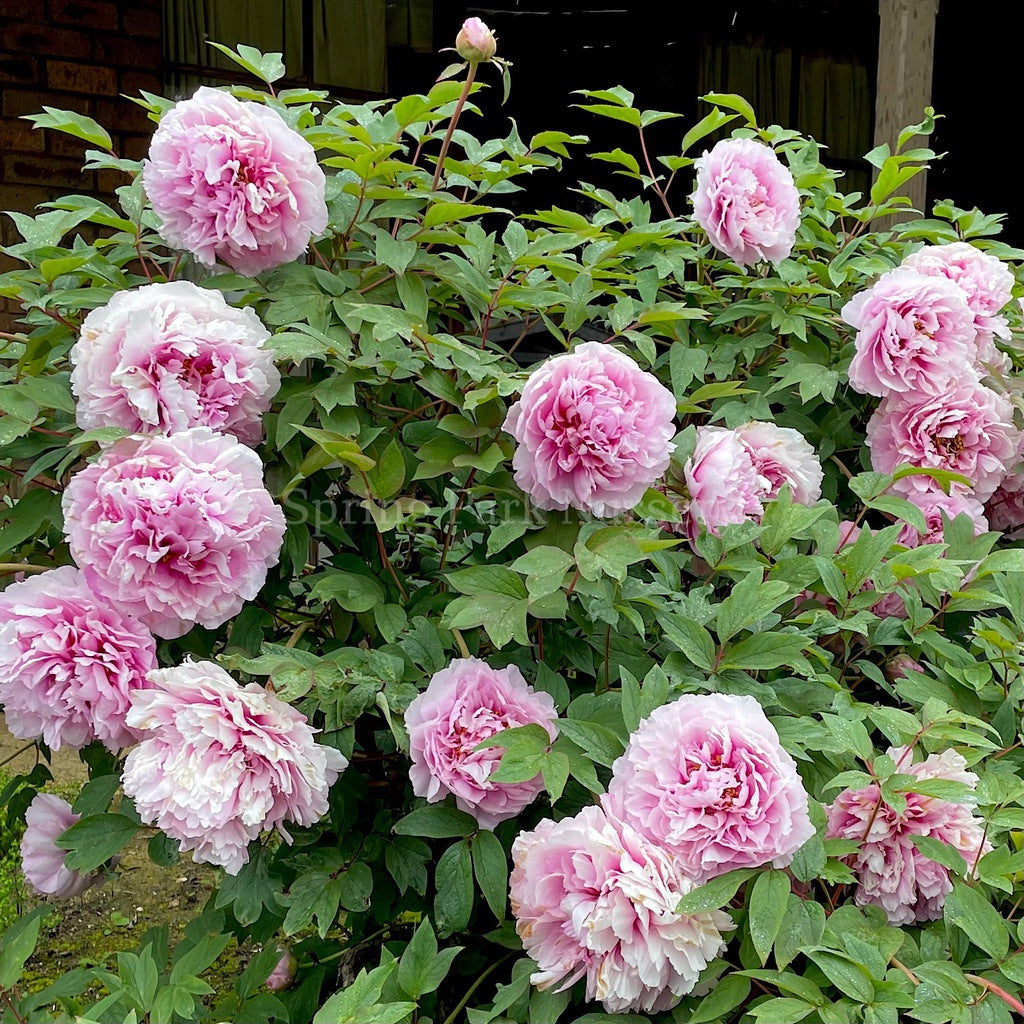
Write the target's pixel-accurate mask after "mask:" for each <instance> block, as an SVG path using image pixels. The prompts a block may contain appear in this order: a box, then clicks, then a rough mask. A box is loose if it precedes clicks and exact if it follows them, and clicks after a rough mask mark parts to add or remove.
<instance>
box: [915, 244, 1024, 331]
mask: <svg viewBox="0 0 1024 1024" xmlns="http://www.w3.org/2000/svg"><path fill="white" fill-rule="evenodd" d="M902 266H904V267H906V268H907V269H908V270H915V271H917V272H918V273H919V274H927V275H929V276H930V277H942V278H946V279H948V280H950V281H952V282H953V283H954V284H956V285H957V287H958V288H960V290H961V291H962V292H963V295H964V298H965V299H966V300H967V305H968V306H969V307H970V309H971V312H972V314H973V315H974V325H975V327H976V328H977V330H978V331H979V333H981V334H983V335H986V336H987V338H989V339H991V338H992V336H993V335H994V336H995V337H997V338H1008V337H1010V329H1009V327H1008V326H1007V323H1006V317H1004V316H1000V310H1002V308H1003V307H1004V306H1005V305H1006V304H1007V303H1008V302H1009V301H1010V299H1011V298H1012V297H1013V273H1012V272H1011V271H1010V268H1009V267H1008V266H1007V265H1006V264H1005V263H1003V261H1002V260H1000V259H998V258H997V257H995V256H993V255H991V254H990V253H987V252H982V251H981V250H980V249H977V248H975V247H974V246H973V245H970V244H969V243H967V242H951V243H949V244H947V245H926V246H924V248H922V249H918V251H917V252H915V253H912V254H911V255H910V256H908V257H907V258H906V259H905V260H904V261H903V263H902Z"/></svg>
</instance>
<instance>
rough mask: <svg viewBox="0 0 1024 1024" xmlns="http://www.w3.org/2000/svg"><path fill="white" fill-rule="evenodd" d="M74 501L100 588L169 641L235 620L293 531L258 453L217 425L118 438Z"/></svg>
mask: <svg viewBox="0 0 1024 1024" xmlns="http://www.w3.org/2000/svg"><path fill="white" fill-rule="evenodd" d="M63 508H64V524H65V531H66V534H67V538H68V544H69V546H70V548H71V554H72V556H73V558H74V559H75V561H76V562H77V563H78V565H79V566H81V568H82V570H83V572H84V574H85V578H86V581H87V582H88V584H89V586H90V587H91V588H92V590H93V591H94V592H95V593H96V594H97V595H99V596H101V597H103V598H105V599H106V600H108V601H109V602H110V603H111V605H113V607H115V608H117V609H118V611H120V612H122V613H124V614H128V615H133V616H135V617H136V618H138V619H139V620H141V621H142V622H144V623H145V624H146V625H147V626H149V627H150V629H152V630H153V632H154V633H156V635H157V636H161V637H176V636H181V635H182V634H183V633H185V632H186V631H187V630H189V629H190V628H191V627H192V626H193V625H194V624H195V623H197V622H198V623H200V624H202V625H203V626H206V627H207V628H210V629H214V628H216V627H217V626H219V625H221V624H222V623H223V622H226V621H227V620H228V619H229V618H231V617H232V616H233V615H236V614H237V613H238V612H239V611H240V610H241V608H242V605H243V604H244V603H245V602H246V601H251V600H252V599H253V598H254V597H255V596H256V594H257V593H258V592H259V590H260V588H261V587H262V586H263V583H264V581H265V579H266V575H267V570H268V568H269V567H270V566H272V565H275V564H276V562H277V559H278V554H279V552H280V549H281V541H282V538H283V536H284V529H285V523H284V515H283V513H282V512H281V510H280V508H278V507H277V505H275V504H274V502H273V500H272V499H271V497H270V495H269V494H268V493H267V491H266V490H265V489H264V486H263V464H262V463H261V462H260V459H259V457H258V456H257V455H256V453H255V452H253V451H252V450H251V449H249V448H246V447H245V446H244V445H242V444H239V443H238V441H236V440H235V438H233V437H231V436H229V435H226V434H216V433H214V432H213V431H211V430H209V429H207V428H206V427H194V428H192V429H191V430H185V431H182V432H181V433H178V434H173V435H171V436H170V437H159V436H153V437H148V438H144V437H137V436H134V437H127V438H123V439H122V440H120V441H117V442H116V443H114V444H113V445H111V446H110V447H109V448H108V449H107V450H106V451H105V452H104V453H103V454H102V455H101V456H100V457H99V458H98V459H97V460H96V461H95V462H93V463H92V464H91V465H89V466H87V467H86V468H85V469H83V470H82V471H81V472H79V473H77V474H76V475H75V476H74V477H73V478H72V480H71V482H70V484H68V487H67V490H66V491H65V492H64V498H63Z"/></svg>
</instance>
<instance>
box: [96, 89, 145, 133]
mask: <svg viewBox="0 0 1024 1024" xmlns="http://www.w3.org/2000/svg"><path fill="white" fill-rule="evenodd" d="M92 116H93V117H95V118H96V120H97V121H99V123H100V124H101V125H103V127H104V128H106V129H107V131H122V132H132V133H137V134H139V135H145V134H149V133H152V131H153V129H154V128H155V127H156V123H155V122H154V121H150V119H149V115H148V114H147V113H146V111H145V110H143V108H142V107H140V106H139V105H138V104H137V103H132V102H131V100H126V99H122V98H121V97H118V98H117V99H114V100H104V99H99V100H97V101H96V113H95V114H93V115H92Z"/></svg>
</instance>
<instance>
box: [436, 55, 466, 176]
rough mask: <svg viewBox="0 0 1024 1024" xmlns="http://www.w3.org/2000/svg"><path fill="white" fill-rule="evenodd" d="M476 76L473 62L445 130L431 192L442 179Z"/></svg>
mask: <svg viewBox="0 0 1024 1024" xmlns="http://www.w3.org/2000/svg"><path fill="white" fill-rule="evenodd" d="M475 78H476V64H475V63H471V64H470V65H469V71H468V72H467V73H466V81H465V83H464V84H463V86H462V92H461V94H460V95H459V101H458V103H456V104H455V110H454V111H453V112H452V119H451V121H449V122H448V131H447V132H445V135H444V142H442V143H441V155H440V156H439V157H438V158H437V167H436V168H434V180H433V182H431V185H430V191H431V192H435V191H436V190H437V186H438V183H439V182H440V181H441V175H442V173H443V172H444V158H445V157H446V156H447V155H448V147H449V146H450V145H451V142H452V135H454V134H455V126H456V125H457V124H458V123H459V117H460V115H461V114H462V108H463V107H464V106H465V105H466V100H468V99H469V93H470V90H471V89H472V88H473V81H474V80H475Z"/></svg>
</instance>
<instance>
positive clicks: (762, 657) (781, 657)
mask: <svg viewBox="0 0 1024 1024" xmlns="http://www.w3.org/2000/svg"><path fill="white" fill-rule="evenodd" d="M811 642H812V641H811V638H810V637H808V636H801V635H797V634H794V633H754V634H753V635H752V636H748V637H745V638H744V639H743V640H741V641H740V642H739V643H738V644H731V645H730V646H728V647H727V648H726V650H725V653H724V654H723V656H722V661H721V663H720V665H719V668H720V669H721V670H723V671H724V670H725V669H730V668H738V669H745V670H747V671H748V672H757V671H760V670H761V669H768V668H779V666H781V665H792V664H793V661H794V659H796V658H797V657H799V656H800V654H801V652H802V651H803V650H804V648H806V647H809V646H810V645H811Z"/></svg>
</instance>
